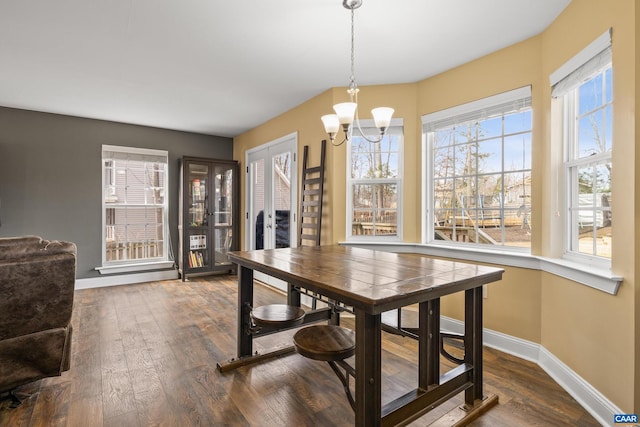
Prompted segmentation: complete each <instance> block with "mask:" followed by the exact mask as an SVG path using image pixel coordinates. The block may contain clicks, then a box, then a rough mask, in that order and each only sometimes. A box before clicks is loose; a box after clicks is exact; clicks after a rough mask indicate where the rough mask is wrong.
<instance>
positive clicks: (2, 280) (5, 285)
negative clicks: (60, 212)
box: [0, 236, 76, 393]
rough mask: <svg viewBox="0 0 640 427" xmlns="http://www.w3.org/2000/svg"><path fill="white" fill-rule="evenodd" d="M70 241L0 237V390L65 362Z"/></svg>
mask: <svg viewBox="0 0 640 427" xmlns="http://www.w3.org/2000/svg"><path fill="white" fill-rule="evenodd" d="M75 275H76V245H75V244H73V243H69V242H57V241H47V240H42V239H41V238H40V237H37V236H27V237H16V238H0V393H6V392H7V391H11V390H13V389H14V388H16V387H18V386H20V385H23V384H26V383H29V382H32V381H35V380H39V379H41V378H45V377H51V376H58V375H60V374H61V373H62V372H63V371H66V370H68V369H69V367H70V363H69V359H70V355H71V332H72V329H71V324H70V322H71V312H72V309H73V293H74V287H75Z"/></svg>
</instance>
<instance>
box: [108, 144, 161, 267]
mask: <svg viewBox="0 0 640 427" xmlns="http://www.w3.org/2000/svg"><path fill="white" fill-rule="evenodd" d="M167 163H168V162H167V152H166V151H160V150H148V149H138V148H129V147H117V146H109V145H103V146H102V177H103V186H102V192H103V199H102V200H103V202H102V206H103V245H102V254H103V255H102V259H103V266H113V265H122V264H134V263H141V262H144V263H148V262H154V261H167V260H168V259H169V257H168V252H169V250H170V248H169V244H168V238H167V236H168V194H167V184H168V177H167Z"/></svg>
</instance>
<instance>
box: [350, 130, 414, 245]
mask: <svg viewBox="0 0 640 427" xmlns="http://www.w3.org/2000/svg"><path fill="white" fill-rule="evenodd" d="M398 123H399V121H398V120H394V121H392V123H391V126H390V127H389V129H388V130H387V133H386V134H385V136H384V138H383V139H382V141H380V142H377V143H373V142H369V141H367V140H366V139H365V138H363V137H362V136H358V135H356V133H354V135H353V136H352V137H351V139H350V141H349V144H348V159H347V164H348V165H350V166H349V168H350V170H349V171H348V175H347V177H348V178H347V194H348V196H350V197H349V198H348V204H349V206H348V211H347V212H348V216H347V238H352V239H359V238H365V239H366V238H369V237H376V238H377V239H378V240H379V239H380V238H383V239H384V238H390V239H395V240H397V239H399V238H400V237H401V236H402V233H401V227H400V225H401V219H400V218H401V210H400V206H401V201H400V195H401V193H402V191H401V190H402V165H401V159H402V140H403V133H402V125H401V124H398ZM362 131H363V133H364V134H365V135H367V137H369V138H372V139H373V138H376V137H378V135H379V131H378V130H377V129H376V128H375V127H373V124H372V125H371V126H363V127H362ZM365 236H366V237H365Z"/></svg>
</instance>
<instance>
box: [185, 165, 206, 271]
mask: <svg viewBox="0 0 640 427" xmlns="http://www.w3.org/2000/svg"><path fill="white" fill-rule="evenodd" d="M208 176H209V165H207V164H201V163H189V168H188V174H187V177H188V180H189V188H188V202H187V203H189V216H188V223H187V224H185V225H186V229H187V236H188V245H189V248H188V249H189V252H188V253H187V260H186V261H187V265H188V266H189V268H193V269H198V268H203V269H204V268H208V267H209V259H210V254H209V247H210V243H211V242H210V235H209V209H208V207H207V203H208V201H209V189H208V186H207V184H208V182H207V181H208Z"/></svg>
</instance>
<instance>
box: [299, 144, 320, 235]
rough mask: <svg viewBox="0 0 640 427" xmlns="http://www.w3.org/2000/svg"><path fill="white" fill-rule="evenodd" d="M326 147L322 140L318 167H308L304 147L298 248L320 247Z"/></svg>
mask: <svg viewBox="0 0 640 427" xmlns="http://www.w3.org/2000/svg"><path fill="white" fill-rule="evenodd" d="M326 147H327V141H326V140H322V149H321V152H320V166H314V167H309V165H308V163H309V146H308V145H305V146H304V157H303V160H302V197H301V200H302V203H301V207H300V233H298V246H320V231H321V229H322V193H323V187H324V158H325V154H326Z"/></svg>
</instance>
